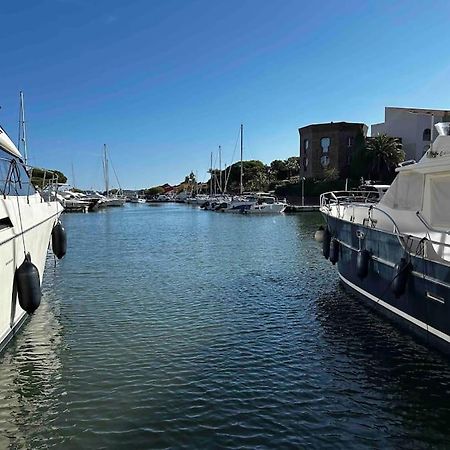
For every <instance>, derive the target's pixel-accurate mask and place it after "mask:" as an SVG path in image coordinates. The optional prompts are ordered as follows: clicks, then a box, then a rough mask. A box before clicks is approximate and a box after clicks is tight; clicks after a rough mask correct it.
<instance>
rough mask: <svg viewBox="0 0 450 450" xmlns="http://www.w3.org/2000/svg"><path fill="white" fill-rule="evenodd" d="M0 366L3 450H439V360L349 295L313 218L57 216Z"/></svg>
mask: <svg viewBox="0 0 450 450" xmlns="http://www.w3.org/2000/svg"><path fill="white" fill-rule="evenodd" d="M64 220H65V225H66V228H67V229H68V232H69V251H68V254H67V256H66V258H65V259H64V260H63V261H60V262H58V265H57V267H56V268H54V267H53V260H51V261H50V263H51V264H49V265H48V267H47V272H46V276H45V285H44V293H45V295H44V299H43V303H42V306H41V308H40V309H39V310H38V312H37V313H36V315H35V316H33V318H32V319H31V320H30V321H29V322H28V323H27V324H26V326H25V328H24V330H23V332H22V333H21V334H20V335H19V336H18V337H17V339H16V340H15V341H14V342H13V344H12V345H11V346H10V347H9V348H8V349H7V351H6V352H5V353H4V354H3V355H2V357H1V363H2V364H1V366H0V387H1V390H0V392H1V395H2V399H1V400H2V401H1V402H0V428H1V433H0V436H1V437H0V439H1V440H0V448H33V449H35V448H49V447H53V448H64V449H72V448H73V449H79V448H108V449H116V448H117V449H121V448H124V447H126V446H130V447H132V448H216V447H218V448H220V447H224V448H255V447H258V446H259V447H267V448H285V447H286V448H287V447H292V448H298V447H302V446H313V447H333V448H349V447H358V448H359V447H367V448H371V447H399V446H403V445H404V442H405V440H407V441H406V442H408V445H409V446H412V447H418V446H419V447H423V446H426V445H433V444H435V445H444V444H445V442H447V440H448V439H449V437H450V436H449V434H450V432H449V431H448V427H447V426H446V424H447V423H448V418H449V408H448V405H447V403H448V402H447V401H446V400H447V398H448V390H449V386H450V372H449V370H448V361H447V360H446V359H444V358H443V357H441V356H440V355H439V354H437V353H435V352H433V351H430V350H428V349H426V348H425V347H423V346H421V345H420V344H418V343H416V342H415V341H414V340H413V339H412V338H410V337H409V336H408V335H406V334H404V333H403V332H401V331H399V330H397V329H396V328H395V327H393V326H392V325H390V324H389V323H387V322H385V321H384V320H382V319H380V318H379V317H378V316H377V315H375V314H374V313H372V312H370V311H368V310H367V309H365V307H363V306H362V305H360V303H359V302H357V301H356V300H355V299H354V298H353V297H351V296H349V295H347V294H346V293H345V292H344V291H343V290H342V288H341V287H340V286H339V283H338V277H337V274H336V272H335V269H334V268H333V267H332V266H331V265H329V263H328V262H327V261H324V260H323V258H322V257H321V255H320V246H319V245H318V244H316V243H315V242H314V241H313V239H312V236H313V234H314V231H315V230H316V228H317V226H318V225H319V224H320V223H321V218H320V216H319V215H317V214H303V215H292V216H289V215H280V216H276V217H248V216H234V215H225V214H214V213H209V212H204V211H200V210H197V209H194V208H191V207H188V206H184V205H161V206H160V207H158V208H152V207H149V206H147V205H127V207H125V208H118V209H109V210H106V211H104V212H102V213H99V214H82V215H67V216H65V218H64Z"/></svg>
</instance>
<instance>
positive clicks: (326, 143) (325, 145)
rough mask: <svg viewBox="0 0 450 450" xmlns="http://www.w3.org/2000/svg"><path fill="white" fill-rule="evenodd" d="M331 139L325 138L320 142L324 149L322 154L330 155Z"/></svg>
mask: <svg viewBox="0 0 450 450" xmlns="http://www.w3.org/2000/svg"><path fill="white" fill-rule="evenodd" d="M330 142H331V141H330V138H329V137H323V138H322V139H321V140H320V146H321V147H322V153H325V154H328V150H329V148H330Z"/></svg>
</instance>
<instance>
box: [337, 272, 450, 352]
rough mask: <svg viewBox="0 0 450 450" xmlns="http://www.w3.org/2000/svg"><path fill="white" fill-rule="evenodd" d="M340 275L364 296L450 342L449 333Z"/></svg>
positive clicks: (343, 280) (344, 281)
mask: <svg viewBox="0 0 450 450" xmlns="http://www.w3.org/2000/svg"><path fill="white" fill-rule="evenodd" d="M339 277H340V278H341V280H342V282H343V283H345V284H347V285H348V286H350V287H351V288H352V289H353V290H355V291H356V292H358V293H360V294H361V295H364V297H366V298H368V299H370V300H372V301H373V302H375V303H377V304H379V305H381V306H383V307H384V308H386V309H388V310H389V311H391V312H393V313H394V314H397V315H398V316H400V317H402V318H403V319H405V320H408V321H409V322H411V323H413V324H414V325H417V326H418V327H420V328H422V329H424V330H425V331H428V332H430V333H432V334H434V335H435V336H437V337H439V338H441V339H443V340H444V341H446V342H449V343H450V336H449V335H448V334H445V333H443V332H442V331H439V330H437V329H436V328H433V327H431V326H429V325H427V324H426V323H425V322H422V321H421V320H418V319H416V318H415V317H412V316H410V315H409V314H407V313H405V312H404V311H402V310H400V309H398V308H396V307H395V306H392V305H391V304H389V303H387V302H384V301H383V300H381V299H380V298H378V297H375V295H373V294H370V293H369V292H367V291H365V290H364V289H362V288H360V287H359V286H357V285H356V284H354V283H352V282H351V281H349V280H347V278H345V277H344V276H342V275H341V274H339Z"/></svg>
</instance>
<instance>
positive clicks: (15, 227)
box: [0, 194, 63, 350]
mask: <svg viewBox="0 0 450 450" xmlns="http://www.w3.org/2000/svg"><path fill="white" fill-rule="evenodd" d="M28 199H29V200H27V197H26V196H19V197H9V196H7V197H6V199H4V198H2V199H1V201H0V219H6V218H9V220H10V221H11V224H12V226H7V227H3V228H0V263H1V264H2V265H3V268H2V270H1V271H0V350H1V349H3V348H4V347H5V345H6V344H7V343H8V341H9V340H10V339H11V338H12V337H13V336H14V334H15V333H16V332H17V331H18V329H19V328H20V325H21V324H22V323H23V322H24V321H25V319H26V316H27V315H26V312H25V311H24V310H23V309H22V308H21V307H20V305H19V301H18V297H17V293H16V290H15V288H14V276H15V272H16V269H17V267H19V266H20V265H21V264H22V262H23V261H24V256H25V254H26V253H29V254H30V255H31V262H32V263H33V264H34V265H35V266H36V267H37V269H38V271H39V276H40V281H41V284H42V277H43V274H44V267H45V260H46V255H47V249H48V247H49V241H50V236H51V232H52V229H53V227H54V225H55V224H56V223H57V221H58V219H59V216H60V214H61V213H62V211H63V208H62V206H61V205H60V204H59V202H56V201H53V202H44V201H43V200H42V198H41V196H40V195H39V194H35V195H32V196H30V197H28Z"/></svg>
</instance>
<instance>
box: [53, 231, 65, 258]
mask: <svg viewBox="0 0 450 450" xmlns="http://www.w3.org/2000/svg"><path fill="white" fill-rule="evenodd" d="M52 249H53V253H54V254H55V256H56V257H57V258H58V259H61V258H62V257H63V256H64V255H65V254H66V251H67V235H66V230H65V229H64V227H63V226H62V224H61V222H58V223H57V224H56V225H55V226H54V227H53V230H52Z"/></svg>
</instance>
